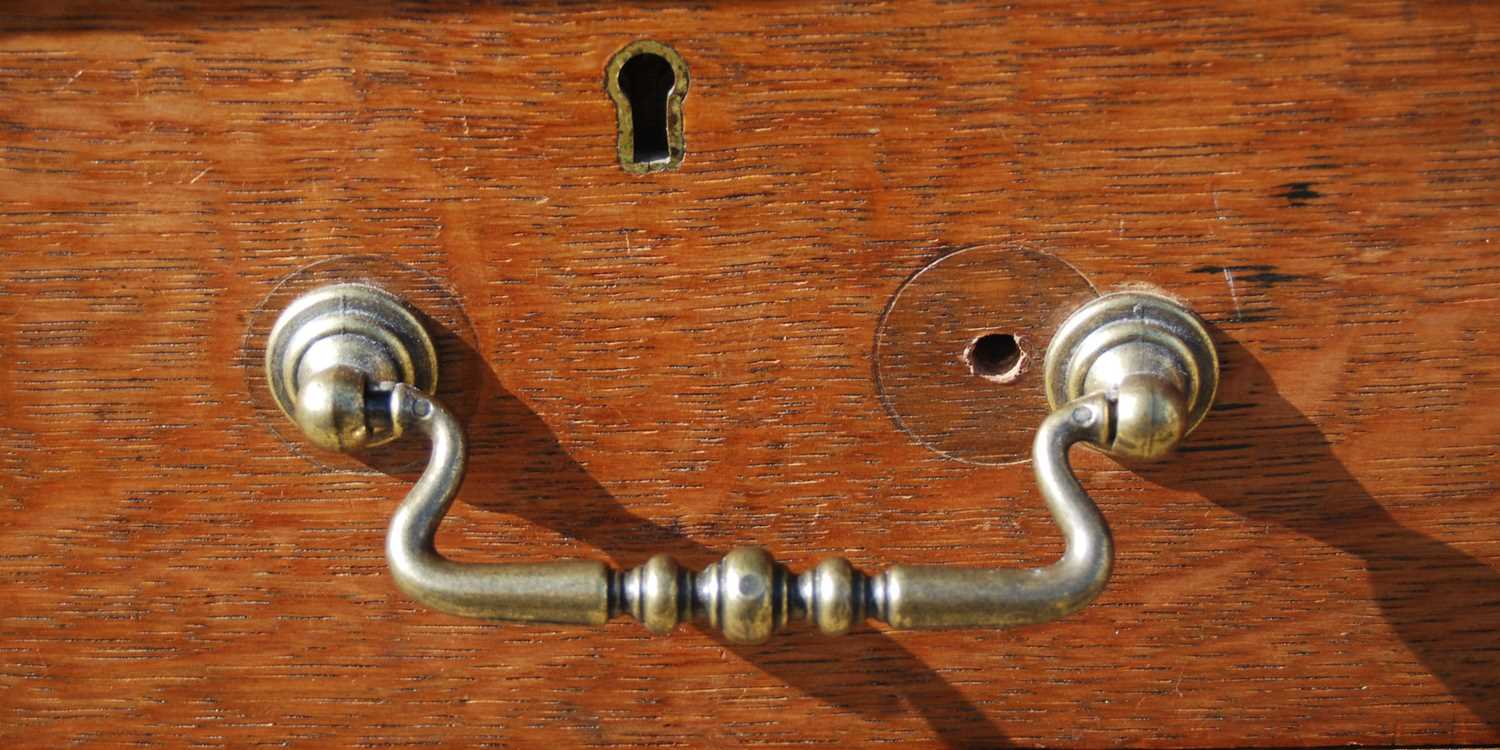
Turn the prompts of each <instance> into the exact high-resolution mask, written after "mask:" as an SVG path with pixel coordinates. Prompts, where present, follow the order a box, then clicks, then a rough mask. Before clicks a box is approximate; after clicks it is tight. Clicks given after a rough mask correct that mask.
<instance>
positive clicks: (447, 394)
mask: <svg viewBox="0 0 1500 750" xmlns="http://www.w3.org/2000/svg"><path fill="white" fill-rule="evenodd" d="M343 282H362V283H366V284H370V285H372V286H377V287H380V288H381V289H384V290H386V291H388V292H390V293H392V294H394V295H396V296H397V297H399V298H400V299H401V300H402V301H403V302H405V303H406V305H407V306H408V307H410V308H411V310H412V312H414V313H416V315H417V319H418V320H420V321H421V322H422V326H423V327H424V328H426V329H427V333H428V335H430V336H432V343H433V347H434V348H435V349H437V355H438V377H437V397H438V398H439V399H441V400H442V401H443V403H444V404H445V405H446V406H447V407H448V408H449V409H450V410H451V411H453V413H454V415H455V416H457V417H458V419H459V421H460V422H463V423H467V422H468V421H469V418H470V417H471V416H472V415H473V413H474V411H475V410H476V409H477V407H478V405H479V399H480V398H481V394H482V393H483V392H484V391H485V387H484V379H485V377H486V370H485V364H484V359H483V357H481V356H480V355H479V354H478V349H477V343H476V339H475V336H474V326H473V325H472V324H471V323H470V322H469V318H468V316H467V315H465V314H464V310H463V306H462V305H461V304H460V303H459V299H458V296H457V295H456V294H454V293H453V292H452V291H451V290H449V289H448V288H447V287H446V286H444V285H443V283H442V282H440V281H439V280H438V279H436V278H434V277H433V276H430V275H428V274H427V273H424V272H423V271H420V270H418V269H415V268H412V267H410V266H404V265H401V264H399V263H395V262H393V261H391V259H389V258H381V257H375V256H365V255H343V256H339V257H336V258H330V259H328V260H324V261H319V262H317V263H314V264H312V265H310V266H307V267H305V268H302V269H300V270H298V271H296V272H293V273H292V274H290V275H289V276H287V277H286V278H284V279H282V280H281V281H280V282H278V283H277V284H276V287H275V288H274V289H272V290H271V293H270V294H269V295H267V296H266V298H265V299H264V300H262V301H261V302H260V304H258V305H256V307H255V309H254V310H252V311H250V314H249V326H248V328H247V330H246V331H245V338H244V341H243V342H242V343H241V345H240V352H239V366H240V367H241V368H242V370H243V371H244V373H245V382H246V387H247V388H248V389H249V394H250V400H251V403H252V404H253V405H254V408H255V414H256V417H257V419H259V421H260V422H261V424H264V425H265V426H266V427H267V428H269V429H270V430H271V431H272V432H273V433H275V434H276V435H277V437H279V438H281V441H282V442H283V443H285V444H286V446H287V450H288V451H289V452H292V453H298V454H301V455H302V456H304V457H306V458H307V459H308V460H310V461H312V462H314V463H316V464H318V465H319V466H322V467H323V468H326V469H333V470H341V471H370V470H374V471H378V472H382V473H387V474H406V473H410V472H413V471H416V470H418V469H420V468H421V467H422V466H423V465H424V464H425V463H426V461H427V452H428V446H427V441H425V440H397V441H394V442H392V443H389V444H386V445H382V446H379V447H375V448H371V449H369V450H366V451H361V452H360V453H358V454H353V455H345V454H341V453H337V452H333V451H326V450H321V449H319V448H317V447H316V446H314V445H312V444H311V443H309V442H308V441H307V439H306V438H305V437H303V435H302V433H301V432H300V431H299V430H298V429H297V426H296V425H294V424H292V422H291V420H289V419H287V417H286V415H285V414H283V413H282V412H281V409H280V408H278V407H277V406H276V400H275V399H274V398H273V397H272V395H271V389H270V386H269V384H267V382H266V373H265V356H266V341H267V338H268V337H269V336H270V333H271V326H272V325H274V324H275V323H276V317H277V316H278V315H280V314H281V311H282V310H284V309H286V306H287V305H288V304H290V303H291V302H292V300H294V299H296V298H297V297H299V296H301V295H303V294H305V293H307V292H310V291H312V290H314V289H317V288H318V287H321V286H326V285H328V284H338V283H343Z"/></svg>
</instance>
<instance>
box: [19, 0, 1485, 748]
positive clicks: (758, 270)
mask: <svg viewBox="0 0 1500 750" xmlns="http://www.w3.org/2000/svg"><path fill="white" fill-rule="evenodd" d="M640 38H654V39H660V40H663V41H666V42H668V43H670V44H671V45H672V46H673V47H674V48H675V49H677V50H678V51H679V52H681V53H682V55H683V56H684V58H685V59H686V60H687V62H688V64H689V65H690V66H691V68H692V74H693V89H692V92H691V94H690V95H689V97H688V99H687V101H686V118H687V144H688V154H687V159H686V161H685V162H684V164H683V165H682V168H681V169H680V170H678V171H674V172H668V173H660V174H654V175H650V176H644V177H642V176H632V175H628V174H625V173H624V172H623V171H622V170H621V169H620V167H619V166H618V164H617V163H616V161H615V155H614V146H615V134H614V130H613V122H614V111H613V108H612V106H611V104H610V102H609V100H608V99H607V97H606V96H605V95H604V92H603V89H602V86H601V78H600V76H601V70H602V66H603V65H604V63H605V61H606V60H607V59H608V58H609V56H610V54H611V53H613V52H614V51H615V50H616V49H618V48H619V47H621V46H623V45H624V44H626V43H628V42H630V41H632V40H635V39H640ZM0 50H3V51H0V60H3V64H0V125H3V127H0V170H3V177H4V178H3V180H0V212H3V217H4V218H3V220H0V254H3V263H0V295H3V296H0V356H3V359H4V363H5V364H4V366H3V367H0V469H3V470H0V529H3V531H0V539H3V546H0V737H3V738H4V741H5V744H6V745H7V746H9V747H23V746H29V747H48V748H56V747H72V746H90V747H122V746H163V747H167V746H172V747H176V746H195V747H236V748H241V747H262V746H286V745H292V746H300V747H325V746H362V747H393V746H433V745H436V746H446V745H454V746H459V745H462V746H470V747H535V746H555V747H582V746H601V745H614V746H651V747H660V746H713V747H735V746H751V745H754V746H791V745H797V746H824V747H857V746H873V745H880V744H895V745H900V746H916V745H944V744H946V745H952V746H978V747H992V746H999V745H1003V744H1009V743H1014V744H1018V745H1043V744H1046V745H1071V746H1104V745H1124V744H1129V745H1150V746H1159V747H1167V746H1184V747H1186V746H1193V747H1206V746H1236V745H1250V746H1284V745H1343V744H1350V743H1352V744H1367V745H1394V744H1414V745H1440V744H1454V745H1462V744H1471V743H1481V742H1495V741H1496V740H1497V739H1500V572H1497V569H1496V566H1497V565H1500V528H1497V525H1496V518H1497V516H1500V493H1497V489H1500V468H1497V462H1496V451H1497V442H1500V409H1496V408H1494V407H1495V404H1496V399H1497V398H1500V374H1497V373H1500V343H1497V340H1496V338H1495V337H1494V335H1493V333H1494V321H1495V320H1497V317H1500V253H1497V252H1496V249H1495V247H1494V245H1493V244H1492V243H1493V241H1494V238H1495V237H1496V235H1497V232H1500V209H1497V206H1500V118H1497V109H1500V6H1495V5H1492V4H1488V3H1479V2H1454V1H1451V0H1446V1H1445V0H1434V1H1433V2H1369V3H1292V2H1208V3H1194V4H1179V3H1173V2H1162V1H1161V0H1151V1H1150V2H1124V3H1103V2H1079V1H1078V0H1069V1H1068V2H1035V3H1033V2H1019V3H1013V4H1008V5H991V4H987V3H980V2H929V1H926V0H915V1H914V2H909V3H905V2H904V3H886V2H870V3H861V2H853V3H840V4H828V3H822V2H815V1H814V2H809V1H807V0H803V1H800V2H795V3H790V2H748V1H744V0H742V1H741V2H711V1H710V2H701V3H694V4H659V3H639V4H614V3H582V4H573V3H567V4H552V3H517V4H507V5H479V4H467V3H449V4H438V3H434V4H428V3H400V2H388V1H386V0H364V1H362V2H358V3H356V2H336V1H325V0H309V1H307V2H297V3H281V2H275V1H272V2H258V3H245V4H238V3H236V2H220V1H219V0H213V1H209V0H204V1H203V2H174V1H171V0H163V1H160V2H148V1H140V0H116V1H114V2H71V1H68V2H56V3H49V4H31V3H28V4H22V3H11V4H7V5H6V6H5V7H4V8H0ZM967 247H984V248H1000V249H1002V250H1003V249H1004V248H1007V247H1017V248H1021V247H1024V248H1027V249H1029V250H1031V251H1038V252H1045V253H1050V254H1052V255H1055V256H1057V257H1058V258H1059V259H1061V260H1063V261H1065V262H1066V263H1067V264H1069V265H1071V266H1072V267H1073V268H1075V269H1077V270H1078V271H1079V272H1080V273H1081V274H1082V275H1083V276H1084V277H1085V278H1086V279H1088V281H1089V282H1090V283H1091V284H1093V285H1094V287H1095V288H1097V289H1100V290H1108V289H1113V288H1118V287H1120V286H1121V285H1126V284H1133V283H1148V284H1152V285H1155V286H1158V287H1160V288H1163V289H1166V290H1169V291H1170V292H1171V293H1173V294H1175V295H1178V296H1180V297H1181V298H1183V299H1185V300H1187V301H1188V302H1189V303H1190V304H1191V305H1193V306H1194V307H1195V308H1196V309H1197V310H1198V311H1199V312H1200V313H1201V314H1203V315H1204V316H1205V317H1206V318H1207V319H1208V320H1209V321H1210V322H1211V324H1212V325H1213V326H1214V330H1215V333H1216V336H1218V337H1219V343H1220V344H1221V346H1222V351H1223V359H1224V382H1223V385H1222V387H1221V391H1220V398H1219V404H1218V407H1217V408H1216V409H1215V411H1214V412H1213V414H1211V415H1210V417H1209V419H1208V421H1207V422H1206V423H1205V424H1204V425H1203V427H1202V428H1201V430H1200V432H1198V433H1195V435H1194V437H1193V438H1192V439H1191V442H1190V443H1189V444H1188V445H1186V446H1185V450H1184V453H1183V455H1181V456H1178V457H1177V458H1176V459H1174V460H1172V461H1170V462H1168V463H1164V464H1160V465H1154V466H1148V467H1122V466H1120V465H1118V464H1116V463H1114V462H1113V461H1111V460H1109V459H1107V458H1104V457H1102V456H1098V455H1094V454H1092V453H1088V452H1084V451H1080V452H1079V453H1078V455H1077V456H1076V457H1075V459H1076V461H1077V463H1078V465H1079V466H1080V469H1081V471H1082V472H1083V474H1084V481H1085V483H1086V484H1087V486H1088V487H1089V488H1090V490H1091V491H1092V492H1093V493H1094V496H1095V497H1096V498H1097V499H1098V501H1099V502H1100V504H1101V505H1102V506H1103V507H1104V509H1105V511H1106V514H1107V515H1108V517H1109V518H1110V521H1111V523H1112V525H1113V527H1114V530H1115V534H1116V540H1117V544H1118V548H1119V559H1118V564H1117V574H1116V578H1115V580H1114V582H1113V584H1112V586H1111V588H1110V589H1109V590H1108V591H1107V592H1106V593H1105V594H1104V596H1103V597H1102V598H1101V599H1100V601H1099V602H1098V603H1097V604H1096V605H1094V606H1093V607H1091V608H1089V609H1087V610H1085V611H1084V612H1082V613H1079V615H1078V616H1075V617H1073V618H1070V619H1068V620H1066V621H1063V622H1059V623H1056V624H1053V625H1048V626H1045V627H1038V628H1031V629H1023V630H1016V631H1005V632H969V631H965V632H951V633H908V632H888V631H884V630H872V629H864V630H861V631H859V632H857V633H856V634H854V635H851V636H849V637H845V638H842V639H824V638H822V637H820V636H818V635H817V634H815V633H810V632H807V631H805V630H799V631H796V632H793V633H791V634H789V635H785V636H783V637H780V638H778V639H777V640H775V641H774V642H772V643H771V644H769V645H767V646H764V647H758V648H733V647H729V646H726V645H723V644H721V643H719V642H717V641H715V640H714V639H713V638H712V637H710V636H708V635H705V634H703V633H701V632H698V631H696V630H693V629H684V630H682V631H680V632H678V633H676V634H675V635H673V636H671V637H669V638H658V637H651V636H649V635H648V634H647V633H645V631H644V630H643V629H641V628H640V627H639V626H637V625H635V624H634V623H630V622H625V621H621V622H617V623H612V624H611V625H609V626H608V627H606V628H604V629H602V630H597V631H590V630H583V629H576V628H565V627H521V626H512V625H494V624H486V623H480V622H471V621H464V620H460V619H455V618H452V617H447V616H442V615H438V614H434V613H430V612H426V611H423V610H422V609H420V608H419V607H416V606H413V605H412V604H411V603H410V602H408V601H407V600H405V599H404V598H403V597H401V596H400V595H399V594H398V593H397V592H396V591H395V590H394V588H393V586H392V584H391V582H390V580H389V578H388V577H387V576H386V575H385V573H384V565H383V561H382V559H381V555H380V549H381V548H380V543H381V536H382V532H383V528H384V523H385V518H386V514H387V513H389V511H390V510H391V509H392V507H393V502H394V500H395V499H396V498H398V497H399V496H400V495H401V494H402V493H403V491H404V489H405V487H406V486H407V483H408V482H409V481H410V479H411V476H410V473H409V472H406V471H401V470H391V471H389V472H388V471H385V470H381V469H389V466H385V465H382V464H379V463H378V462H373V463H374V465H375V466H376V467H377V468H371V466H367V465H366V464H364V463H361V462H359V461H357V460H355V459H350V458H345V457H336V456H335V457H329V456H315V455H312V454H311V453H310V451H309V450H308V449H306V448H303V447H301V446H299V445H294V444H290V443H288V442H287V441H284V440H282V439H281V437H280V434H281V432H280V431H281V430H282V427H281V425H280V424H278V423H275V419H274V417H275V415H274V414H273V415H270V416H268V415H267V414H266V413H265V410H264V408H263V406H264V403H265V401H264V398H265V396H264V394H263V393H260V392H258V390H257V387H256V383H257V381H256V377H257V375H256V374H255V373H254V371H253V370H254V359H255V357H254V352H255V347H256V346H258V345H259V343H258V340H257V339H256V336H255V335H254V333H255V332H256V331H257V330H260V329H259V328H257V327H258V326H261V325H263V324H264V322H265V317H264V316H265V315H266V314H267V310H270V312H271V314H274V309H271V308H270V307H267V306H266V303H267V301H268V300H274V299H275V298H276V295H277V294H278V293H282V292H285V291H286V290H287V289H288V288H289V287H285V286H283V287H280V288H278V286H277V285H278V284H279V283H281V282H283V281H284V280H286V279H288V278H289V277H292V278H294V279H295V278H304V277H296V276H294V274H296V273H297V272H298V271H299V270H301V269H305V268H307V267H308V266H310V265H313V264H315V263H318V262H324V261H332V262H335V263H340V262H343V263H349V261H348V259H347V257H346V256H360V255H365V256H376V257H377V258H379V259H381V260H380V261H379V262H371V263H368V264H364V265H365V266H366V267H363V268H361V267H360V264H357V263H350V264H349V265H346V266H344V267H345V268H347V270H348V273H349V274H351V275H358V276H361V277H366V278H370V279H372V280H375V281H377V282H381V283H390V284H399V283H412V284H417V285H419V286H421V287H422V288H424V289H426V290H427V292H424V294H425V296H424V297H423V298H422V300H421V301H419V304H421V305H422V306H423V309H424V311H426V312H427V313H428V314H429V315H431V316H432V318H433V319H434V321H436V322H437V323H438V324H439V325H440V327H442V328H443V338H444V341H445V342H446V343H445V347H446V348H445V353H446V356H448V358H449V361H450V362H452V363H454V366H453V367H450V368H448V370H447V371H445V372H448V371H451V372H453V373H458V375H456V376H455V377H456V378H457V380H455V381H454V383H455V384H459V383H461V384H463V388H462V389H461V393H459V394H457V395H458V396H459V397H460V398H467V399H471V401H469V402H466V403H468V406H466V407H465V408H464V411H465V413H466V419H467V423H468V426H469V430H470V433H471V435H472V439H473V444H474V451H473V456H472V461H471V465H472V466H473V472H472V474H471V476H470V481H469V484H468V486H467V488H466V490H465V492H464V495H463V499H464V500H465V501H466V504H463V505H462V506H461V507H460V508H459V509H458V510H457V512H456V513H455V517H454V518H453V519H452V520H451V521H450V522H449V524H448V525H447V527H446V528H445V530H444V536H443V539H442V544H444V545H445V547H446V548H447V549H449V550H452V551H453V552H454V554H456V555H458V556H460V557H462V558H464V559H472V560H479V559H498V560H530V559H544V558H549V557H555V556H563V555H571V556H586V557H596V558H602V559H607V560H610V561H611V562H614V563H616V564H619V565H625V566H630V565H637V564H639V563H641V562H642V561H644V560H645V559H646V558H647V557H648V556H649V555H651V554H653V553H655V552H661V551H665V552H670V553H673V554H674V555H676V556H677V557H678V558H679V559H680V560H682V561H683V562H684V563H685V564H688V565H692V566H695V567H696V566H701V565H703V564H705V563H707V562H710V561H712V560H713V559H715V558H717V557H718V556H719V555H720V554H722V553H723V552H724V551H725V550H727V549H728V548H729V547H731V546H733V545H736V544H742V543H758V544H763V545H766V546H768V547H769V548H771V549H772V550H774V551H775V552H776V554H777V556H778V558H780V559H782V560H786V561H789V562H791V563H792V564H793V565H794V567H796V568H797V569H801V567H802V566H805V565H807V564H809V563H810V562H811V561H814V560H816V559H818V558H820V557H822V556H826V555H831V554H842V555H846V556H848V557H849V558H850V559H851V560H852V561H854V562H855V563H856V564H857V565H860V566H862V567H864V568H866V569H877V568H879V567H881V566H882V565H884V564H888V563H891V562H901V561H905V562H912V561H930V562H941V563H974V564H1019V563H1026V562H1037V561H1041V560H1044V559H1046V558H1047V557H1048V556H1049V555H1052V554H1055V553H1056V552H1057V551H1058V549H1059V547H1060V542H1059V540H1058V539H1057V538H1056V536H1055V533H1054V531H1053V530H1052V529H1051V527H1050V524H1049V521H1048V519H1047V518H1046V514H1045V512H1044V511H1043V509H1042V508H1041V507H1040V503H1039V502H1038V500H1037V498H1036V493H1035V491H1034V489H1033V488H1032V486H1031V484H1030V482H1031V480H1030V476H1029V474H1030V469H1029V467H1027V466H1025V465H1014V466H998V467H985V466H975V465H972V464H969V463H964V462H961V461H956V460H953V459H950V458H945V457H944V456H941V455H938V454H937V453H935V452H933V451H930V450H928V449H927V448H925V447H923V446H922V445H921V444H919V443H918V442H916V441H915V440H913V439H912V438H911V437H910V436H909V435H908V434H907V433H906V432H904V431H903V430H901V429H900V428H899V427H898V426H897V425H896V424H895V423H894V422H893V421H892V420H891V419H890V418H889V416H888V415H887V413H886V411H885V410H884V408H883V407H882V403H881V399H880V397H879V394H878V392H877V387H876V384H875V379H874V377H873V367H874V365H873V355H874V347H875V339H876V328H877V325H878V323H879V320H880V318H881V314H882V311H883V310H885V309H886V307H887V305H888V303H889V301H890V300H891V298H892V297H893V295H894V294H895V292H896V290H897V289H898V288H900V286H901V284H902V283H903V282H904V281H905V280H906V279H908V278H909V277H910V276H911V275H912V274H913V273H915V272H916V271H917V270H919V269H921V268H923V267H924V266H927V265H928V264H930V263H932V262H933V261H935V260H937V259H938V258H940V257H942V256H944V255H946V254H948V253H950V252H952V251H954V250H957V249H960V248H967ZM341 259H342V260H341ZM1006 323H1007V321H997V322H995V323H994V324H995V325H999V326H1003V325H1005V324H1006ZM465 325H468V326H470V329H469V330H472V334H471V333H468V331H467V330H466V329H465ZM975 325H990V323H986V322H983V321H981V322H978V323H976V324H975ZM1031 353H1032V354H1033V355H1037V354H1039V352H1031ZM955 354H956V353H955ZM953 366H955V367H957V366H959V364H957V363H956V362H955V364H954V365H953ZM986 387H1001V386H999V385H995V384H989V383H984V382H979V381H976V383H975V388H976V389H979V388H986ZM975 393H976V394H980V393H981V391H978V390H976V391H975ZM1035 396H1036V398H1038V399H1040V398H1041V397H1042V396H1041V394H1040V392H1037V393H1036V394H1035ZM975 399H976V403H978V402H981V401H983V399H981V398H980V396H979V395H976V396H975ZM994 418H995V419H996V420H1003V419H1005V418H1006V415H1005V414H995V415H994ZM394 465H395V464H392V466H394Z"/></svg>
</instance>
